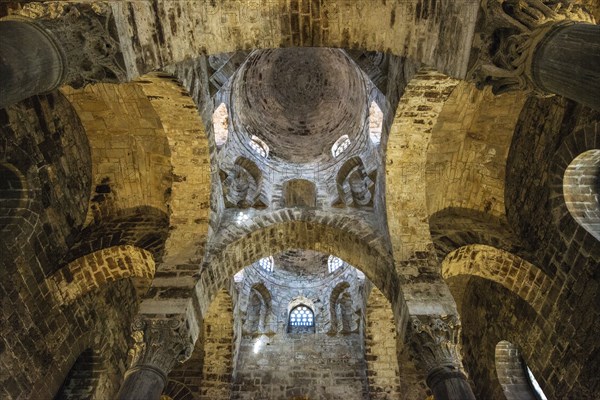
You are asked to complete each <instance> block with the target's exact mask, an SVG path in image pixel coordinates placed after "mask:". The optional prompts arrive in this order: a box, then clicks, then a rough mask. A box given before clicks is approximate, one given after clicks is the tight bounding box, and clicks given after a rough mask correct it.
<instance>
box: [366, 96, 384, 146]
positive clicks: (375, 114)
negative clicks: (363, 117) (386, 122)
mask: <svg viewBox="0 0 600 400" xmlns="http://www.w3.org/2000/svg"><path fill="white" fill-rule="evenodd" d="M382 127H383V112H382V111H381V108H379V106H378V105H377V103H376V102H375V101H373V102H371V106H370V107H369V137H370V138H371V142H373V143H374V144H379V142H381V129H382Z"/></svg>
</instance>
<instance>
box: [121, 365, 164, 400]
mask: <svg viewBox="0 0 600 400" xmlns="http://www.w3.org/2000/svg"><path fill="white" fill-rule="evenodd" d="M164 388H165V377H164V374H162V372H160V371H158V370H155V369H153V368H138V369H135V370H130V371H128V373H127V375H126V376H125V380H124V381H123V385H122V386H121V389H120V390H119V394H118V395H117V400H159V399H160V395H161V394H162V392H163V389H164Z"/></svg>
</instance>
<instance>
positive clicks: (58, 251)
mask: <svg viewBox="0 0 600 400" xmlns="http://www.w3.org/2000/svg"><path fill="white" fill-rule="evenodd" d="M0 133H1V136H2V137H3V140H2V141H1V142H0V163H2V165H3V175H4V176H3V178H7V179H8V178H9V176H8V175H10V176H12V178H11V179H10V181H11V182H12V183H13V184H17V185H18V186H20V187H21V189H19V190H20V191H21V194H23V195H25V194H26V196H25V197H22V196H20V197H21V200H19V201H18V202H15V201H14V200H15V199H13V200H11V201H8V202H7V201H6V199H3V201H2V203H3V206H4V207H10V208H11V209H12V210H13V211H11V212H10V214H11V217H10V219H9V220H7V219H6V217H7V215H6V211H3V215H2V220H3V221H2V222H3V223H4V222H6V224H3V226H2V233H1V235H2V240H1V241H2V242H3V247H6V252H5V254H6V255H7V256H6V257H5V259H4V260H2V263H3V264H4V263H5V264H6V265H5V268H7V269H9V270H10V269H12V268H17V266H16V265H11V262H12V260H13V259H18V258H19V257H26V258H30V256H26V255H25V254H26V253H27V252H28V251H30V250H32V249H33V248H35V249H36V250H35V251H31V253H30V254H36V257H37V261H35V262H33V263H32V269H33V270H32V271H29V272H28V274H33V275H34V277H35V280H36V281H38V282H39V281H42V280H43V279H44V277H46V276H48V275H50V274H52V273H53V272H54V271H55V270H56V269H57V268H58V267H59V266H60V262H59V261H60V259H61V258H62V257H63V256H64V254H65V253H66V252H67V250H68V248H69V246H70V245H71V244H72V242H73V240H74V238H75V236H76V235H77V233H78V231H79V229H80V228H81V226H82V225H83V223H84V220H85V213H86V211H87V207H88V204H87V203H88V202H87V197H88V194H89V191H90V185H91V158H90V150H89V143H88V140H87V137H86V135H85V131H84V128H83V126H82V124H81V122H80V120H79V118H78V116H77V113H76V111H75V110H74V108H73V107H72V105H71V104H70V103H69V101H68V100H67V99H66V98H65V96H63V95H62V94H61V93H60V92H57V91H54V92H52V93H49V94H46V95H40V96H34V97H32V98H30V99H27V100H25V101H22V102H20V103H18V104H15V105H13V106H10V107H7V108H5V109H2V110H0ZM7 174H8V175H7ZM5 182H8V180H7V181H5ZM19 182H20V183H19ZM5 194H6V192H5ZM16 194H17V193H16V192H14V191H13V192H12V195H16ZM17 203H18V204H17ZM50 232H51V235H52V238H49V237H48V235H50ZM9 233H10V234H9ZM9 254H12V255H13V257H9V256H8V255H9ZM9 265H11V266H10V267H9ZM20 265H24V264H23V263H21V264H20Z"/></svg>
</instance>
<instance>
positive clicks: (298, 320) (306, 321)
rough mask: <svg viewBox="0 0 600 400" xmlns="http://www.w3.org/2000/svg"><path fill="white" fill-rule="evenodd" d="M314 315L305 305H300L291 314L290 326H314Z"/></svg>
mask: <svg viewBox="0 0 600 400" xmlns="http://www.w3.org/2000/svg"><path fill="white" fill-rule="evenodd" d="M314 325H315V320H314V314H313V312H312V310H311V309H310V308H308V307H307V306H305V305H302V304H301V305H299V306H297V307H295V308H294V309H293V310H292V311H291V312H290V326H308V327H310V326H314Z"/></svg>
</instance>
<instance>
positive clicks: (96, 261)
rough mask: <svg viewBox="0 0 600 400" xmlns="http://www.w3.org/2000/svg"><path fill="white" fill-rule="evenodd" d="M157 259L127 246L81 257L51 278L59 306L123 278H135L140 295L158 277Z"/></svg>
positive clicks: (146, 252) (115, 247) (49, 281)
mask: <svg viewBox="0 0 600 400" xmlns="http://www.w3.org/2000/svg"><path fill="white" fill-rule="evenodd" d="M154 270H155V266H154V259H153V257H152V255H151V254H150V253H149V252H148V251H146V250H143V249H140V248H137V247H133V246H129V245H124V246H114V247H109V248H106V249H102V250H98V251H96V252H94V253H90V254H87V255H85V256H83V257H80V258H78V259H76V260H74V261H72V262H70V263H69V264H67V265H66V266H65V267H63V268H62V269H61V270H59V271H58V272H56V273H55V274H54V275H52V276H50V277H49V278H48V284H49V285H50V286H51V287H52V288H53V289H54V290H53V291H52V294H53V295H54V297H55V301H56V304H57V305H59V306H63V305H66V304H69V303H71V302H73V301H75V300H77V299H78V298H79V297H81V296H83V295H85V294H87V293H89V292H91V291H94V290H96V289H98V288H100V287H101V286H103V285H106V284H110V283H111V282H114V281H117V280H119V279H126V278H134V284H135V285H136V288H137V289H138V293H139V294H143V293H145V291H146V290H147V289H148V287H149V285H150V282H151V281H152V278H153V277H154Z"/></svg>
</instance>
